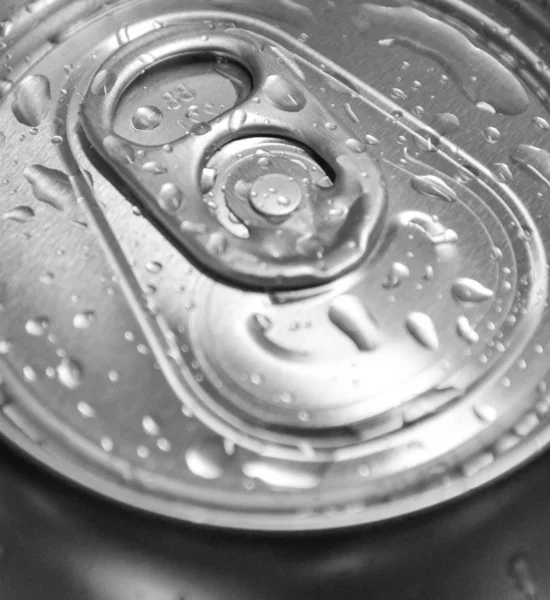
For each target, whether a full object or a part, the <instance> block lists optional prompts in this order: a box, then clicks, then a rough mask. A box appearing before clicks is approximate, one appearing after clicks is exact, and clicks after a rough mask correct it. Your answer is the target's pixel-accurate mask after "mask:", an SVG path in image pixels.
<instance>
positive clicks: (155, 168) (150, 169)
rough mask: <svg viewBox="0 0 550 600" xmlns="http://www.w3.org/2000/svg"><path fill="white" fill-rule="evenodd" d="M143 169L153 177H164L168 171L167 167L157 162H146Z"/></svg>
mask: <svg viewBox="0 0 550 600" xmlns="http://www.w3.org/2000/svg"><path fill="white" fill-rule="evenodd" d="M141 168H142V169H143V170H144V171H145V172H146V173H150V174H151V175H163V174H164V173H166V171H167V170H168V169H167V168H166V167H164V166H163V165H161V164H159V163H158V162H155V161H149V162H146V163H145V164H144V165H143V166H142V167H141Z"/></svg>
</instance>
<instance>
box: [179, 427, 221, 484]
mask: <svg viewBox="0 0 550 600" xmlns="http://www.w3.org/2000/svg"><path fill="white" fill-rule="evenodd" d="M185 461H186V463H187V466H188V468H189V470H190V471H191V473H193V474H195V475H197V476H198V477H202V478H203V479H219V478H220V477H221V476H222V475H223V473H224V471H225V469H226V467H227V466H229V463H230V457H229V456H228V455H227V453H226V451H225V447H224V443H223V440H222V439H221V438H218V437H208V438H205V439H203V440H201V441H200V442H199V443H196V444H193V445H192V446H191V447H189V448H188V449H187V452H186V453H185Z"/></svg>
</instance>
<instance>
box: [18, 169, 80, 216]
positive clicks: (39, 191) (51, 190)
mask: <svg viewBox="0 0 550 600" xmlns="http://www.w3.org/2000/svg"><path fill="white" fill-rule="evenodd" d="M23 175H24V177H25V179H26V180H27V181H28V182H29V183H30V184H31V187H32V191H33V194H34V196H35V198H36V199H37V200H38V201H39V202H44V203H45V204H48V205H49V206H51V207H52V208H55V209H56V210H63V207H64V206H70V205H71V204H72V203H73V202H74V194H73V190H72V187H71V183H70V181H69V178H68V177H67V175H65V173H62V172H61V171H58V170H57V169H49V168H48V167H44V166H42V165H31V166H29V167H26V168H25V170H24V171H23Z"/></svg>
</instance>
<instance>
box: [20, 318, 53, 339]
mask: <svg viewBox="0 0 550 600" xmlns="http://www.w3.org/2000/svg"><path fill="white" fill-rule="evenodd" d="M49 326H50V321H49V319H48V318H47V317H37V318H35V319H29V320H28V321H27V323H26V324H25V331H26V332H27V333H28V334H29V335H33V336H36V337H40V336H42V335H44V334H45V333H46V331H47V330H48V328H49Z"/></svg>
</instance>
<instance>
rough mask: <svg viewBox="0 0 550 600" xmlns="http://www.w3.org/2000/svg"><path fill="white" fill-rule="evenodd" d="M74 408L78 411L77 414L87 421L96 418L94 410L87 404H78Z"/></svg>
mask: <svg viewBox="0 0 550 600" xmlns="http://www.w3.org/2000/svg"><path fill="white" fill-rule="evenodd" d="M67 387H68V386H67ZM76 408H77V409H78V412H79V413H80V414H81V415H82V416H83V417H86V418H87V419H93V418H94V417H95V416H96V413H95V410H94V409H93V408H92V407H91V406H90V405H89V404H88V403H87V402H83V401H81V402H79V403H78V404H77V405H76Z"/></svg>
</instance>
